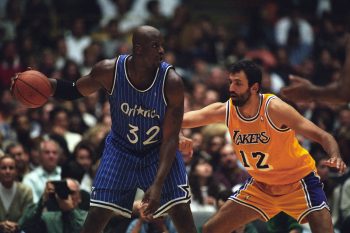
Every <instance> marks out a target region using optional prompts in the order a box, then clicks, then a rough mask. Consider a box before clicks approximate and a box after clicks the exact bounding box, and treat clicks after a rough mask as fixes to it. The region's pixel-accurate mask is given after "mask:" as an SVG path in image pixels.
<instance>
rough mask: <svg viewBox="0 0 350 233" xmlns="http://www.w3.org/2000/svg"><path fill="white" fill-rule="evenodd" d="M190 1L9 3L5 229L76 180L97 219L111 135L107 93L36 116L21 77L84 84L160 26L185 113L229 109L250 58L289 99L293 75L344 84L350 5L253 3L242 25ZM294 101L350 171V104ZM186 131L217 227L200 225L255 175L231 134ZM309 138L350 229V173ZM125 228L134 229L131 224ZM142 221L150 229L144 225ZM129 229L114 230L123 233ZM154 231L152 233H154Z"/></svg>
mask: <svg viewBox="0 0 350 233" xmlns="http://www.w3.org/2000/svg"><path fill="white" fill-rule="evenodd" d="M190 2H195V1H194V0H191V1H181V0H162V1H160V0H159V1H157V0H133V1H127V0H74V1H71V0H60V1H54V0H2V1H0V51H1V52H0V148H1V149H2V151H3V152H4V154H5V155H4V156H3V157H1V158H0V183H1V184H0V232H16V230H18V229H19V227H20V226H21V225H18V224H19V223H23V222H24V221H25V217H28V213H31V211H34V210H36V208H39V207H40V201H41V200H42V199H43V198H44V197H45V195H46V194H45V190H46V189H47V185H48V184H47V181H49V180H60V179H68V180H69V179H71V180H70V181H69V182H68V181H67V182H68V183H69V186H71V187H73V186H74V184H76V183H75V182H78V184H79V185H80V187H75V191H76V190H80V193H81V196H79V198H78V199H77V200H76V201H74V205H73V206H74V208H72V209H74V210H75V209H76V208H78V207H77V206H78V205H80V207H81V208H83V209H85V210H86V209H87V208H88V206H87V204H86V202H88V194H89V192H90V189H91V185H92V180H93V178H94V174H95V172H96V169H97V167H98V164H99V159H100V156H101V151H102V150H103V147H104V144H103V142H104V138H105V137H106V135H107V133H108V132H109V130H110V126H111V118H110V112H109V103H108V96H107V95H106V93H105V92H103V91H101V92H98V93H95V94H93V95H91V96H88V97H86V98H82V99H79V100H76V101H73V102H65V101H60V100H57V99H49V101H48V102H47V103H46V104H45V105H44V106H42V107H40V108H36V109H28V108H25V107H23V106H21V105H20V104H19V103H18V102H17V101H16V100H15V99H14V98H13V97H12V96H11V94H10V91H9V87H10V84H11V77H13V76H14V75H15V74H16V73H18V72H22V71H25V70H26V69H27V68H28V67H31V68H32V69H37V70H39V71H41V72H43V73H44V74H45V75H46V76H48V77H51V78H58V79H67V80H72V81H76V80H77V79H79V78H80V77H81V76H82V75H85V74H87V73H89V71H90V70H91V67H92V66H93V65H94V64H95V63H96V62H97V61H99V60H101V59H105V58H113V57H115V56H117V55H118V54H125V53H130V52H131V51H130V48H131V43H130V40H131V37H130V36H131V31H132V30H133V28H135V27H136V26H139V25H142V24H149V25H152V26H155V27H157V28H158V29H159V30H160V31H161V32H162V33H163V34H164V35H165V42H164V46H165V50H166V53H165V59H166V61H168V62H169V63H171V64H173V65H174V66H175V68H176V71H177V72H178V73H179V74H180V75H181V76H182V77H183V80H184V83H185V87H186V92H185V111H189V110H194V109H199V108H201V107H203V106H206V105H208V104H210V103H213V102H217V101H226V100H227V99H228V98H229V97H228V91H227V88H228V86H227V80H226V67H227V65H229V64H231V63H233V62H235V61H237V60H240V59H252V60H254V61H255V62H256V63H258V64H259V65H260V66H261V69H262V70H263V82H262V90H263V92H265V93H274V94H276V95H279V91H280V89H281V88H282V87H283V86H285V85H288V83H289V80H288V75H289V74H296V75H300V76H302V77H304V78H306V79H309V80H310V81H312V82H313V83H315V84H317V85H328V84H330V83H331V82H333V81H335V80H337V78H338V77H339V73H340V72H341V67H342V63H343V60H344V49H343V43H344V36H345V33H346V32H347V31H348V30H349V27H348V25H350V18H349V15H348V14H347V11H346V9H349V7H350V3H349V2H348V1H346V0H337V1H331V0H318V1H317V0H315V1H277V0H269V1H248V2H250V4H251V5H252V7H253V8H254V9H252V10H251V11H249V7H248V10H247V5H245V4H244V3H242V1H233V2H236V3H235V4H236V5H235V7H236V8H238V9H239V7H242V9H243V8H244V9H245V11H246V12H251V13H250V14H248V15H247V16H246V17H245V18H244V19H241V21H240V22H239V23H237V22H231V24H232V25H231V24H227V25H225V24H219V23H218V22H217V21H215V20H214V19H213V17H212V15H210V14H205V15H203V14H200V13H199V12H196V9H194V8H190V7H189V6H193V5H194V4H189V3H190ZM218 2H220V1H218ZM244 2H245V1H244ZM225 10H227V9H225ZM236 10H237V9H236ZM233 25H234V26H233ZM232 28H235V30H232ZM290 104H292V105H293V106H294V107H296V108H297V110H298V111H299V112H300V113H302V114H303V115H304V116H305V117H307V118H308V119H310V120H311V121H313V122H314V123H315V124H317V125H318V126H320V127H321V128H323V129H325V130H326V131H327V132H330V133H332V134H333V135H334V136H335V137H336V139H337V141H338V143H339V146H340V150H341V154H342V157H343V159H344V161H345V162H346V163H347V165H348V166H349V165H350V105H328V104H327V103H319V102H312V103H290ZM184 133H185V135H186V136H188V137H190V138H192V139H193V143H194V153H193V156H192V158H191V157H189V156H187V155H184V160H185V163H186V166H187V171H188V175H189V182H190V184H191V187H192V192H193V200H192V206H191V207H192V209H193V212H194V215H195V220H196V221H197V223H198V222H202V221H204V220H205V219H203V218H202V219H198V218H197V219H196V216H200V214H203V213H208V214H207V215H205V214H204V215H203V216H206V217H208V216H210V215H211V214H213V213H214V212H215V211H216V209H217V208H219V206H218V205H217V203H218V202H217V200H218V199H219V198H220V195H222V192H224V191H226V192H227V191H229V192H230V191H231V192H232V190H234V188H235V187H237V185H240V184H241V183H242V182H243V181H244V180H245V179H246V178H247V177H248V176H249V175H248V174H247V172H246V171H245V170H244V168H242V166H241V165H240V163H239V162H238V159H237V157H236V156H237V155H236V154H235V153H234V151H233V150H232V147H231V146H230V138H228V136H227V132H226V128H225V126H224V125H211V126H207V127H203V128H197V129H193V130H184ZM299 139H300V141H301V143H302V145H303V146H304V147H306V148H307V149H308V150H309V151H310V152H311V154H312V155H313V156H314V158H315V160H316V161H317V167H318V170H319V174H320V176H321V178H322V180H323V182H324V184H325V191H326V194H327V196H328V198H329V201H330V205H331V207H332V210H333V211H332V216H333V219H334V224H335V225H336V226H337V228H338V230H341V228H342V226H345V225H344V224H349V222H350V220H349V219H350V204H349V203H350V202H349V199H350V189H349V184H350V182H349V180H350V179H348V177H350V176H349V174H348V173H346V174H345V175H344V176H343V177H339V176H338V175H337V174H336V173H335V172H334V171H333V170H330V169H329V168H328V167H326V166H324V165H323V163H324V159H325V158H326V156H327V155H326V154H325V152H324V151H323V150H322V148H320V147H319V146H317V145H314V144H313V143H311V142H310V141H308V140H307V139H305V138H302V137H299ZM281 146H282V145H281ZM14 168H15V169H14ZM20 190H23V191H20ZM28 190H29V191H30V190H31V192H28ZM71 191H74V190H71ZM70 195H73V194H70ZM45 198H46V197H45ZM1 203H2V204H1ZM31 203H34V206H33V205H31ZM38 203H39V204H38ZM15 205H16V206H18V207H16V208H13V206H15ZM26 206H27V207H28V208H29V209H28V210H27V212H26V213H27V214H26V215H24V210H25V208H26ZM14 209H16V211H14ZM18 211H21V212H22V213H18ZM40 211H41V209H40ZM35 213H36V212H35ZM197 213H198V215H196V214H197ZM43 216H44V215H43ZM21 217H22V218H21ZM23 218H24V219H23ZM279 219H283V216H282V217H280V218H279ZM165 220H166V221H167V219H165ZM289 220H290V219H288V220H286V221H285V222H288V221H289ZM79 221H80V219H77V222H79ZM44 222H45V221H44ZM80 222H81V221H80ZM116 222H117V224H119V225H118V226H119V228H121V227H120V226H121V225H123V224H124V225H125V227H124V229H125V230H126V229H127V224H125V223H123V222H121V221H116ZM278 223H279V222H278V221H277V223H276V222H275V223H274V224H272V226H274V225H278ZM133 224H134V225H135V224H136V225H139V226H140V228H141V224H142V221H141V220H140V221H139V222H138V221H137V220H135V221H134V222H133ZM162 224H163V223H162ZM166 224H168V223H166ZM169 224H170V223H169ZM293 224H295V225H296V226H297V227H296V232H298V231H300V229H303V228H304V231H305V232H307V226H303V228H301V227H300V226H299V225H298V224H296V223H295V222H293V223H291V225H293ZM49 225H50V224H49ZM118 226H114V227H110V230H109V231H108V232H121V231H120V230H119V231H118V230H116V229H117V228H118ZM256 226H257V227H258V228H259V227H260V228H261V229H263V230H260V231H259V232H267V231H269V232H277V231H273V230H271V229H272V228H273V227H271V226H270V227H264V226H263V227H261V224H256ZM51 227H53V226H52V225H51ZM57 227H62V226H57ZM198 227H199V229H200V224H199V225H198ZM252 227H253V228H254V226H252V225H249V226H247V229H248V228H249V229H252ZM119 228H118V229H119ZM148 228H149V226H143V227H142V229H144V231H142V232H146V229H148ZM343 228H344V227H343ZM129 229H131V228H129ZM344 229H350V227H348V228H344ZM243 231H244V228H243V230H242V232H243ZM106 232H107V231H106ZM133 232H134V231H133ZM246 232H249V231H248V230H247V231H246ZM250 232H256V231H250ZM343 232H345V231H343Z"/></svg>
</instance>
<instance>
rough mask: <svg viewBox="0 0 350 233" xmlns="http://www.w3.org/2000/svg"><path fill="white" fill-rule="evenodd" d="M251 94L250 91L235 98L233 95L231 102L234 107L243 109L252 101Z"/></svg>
mask: <svg viewBox="0 0 350 233" xmlns="http://www.w3.org/2000/svg"><path fill="white" fill-rule="evenodd" d="M250 96H251V93H250V91H249V89H248V91H246V92H245V93H244V94H242V95H238V96H235V97H233V96H232V95H231V100H232V103H233V105H234V106H237V107H242V106H244V105H245V103H247V101H248V100H249V99H250Z"/></svg>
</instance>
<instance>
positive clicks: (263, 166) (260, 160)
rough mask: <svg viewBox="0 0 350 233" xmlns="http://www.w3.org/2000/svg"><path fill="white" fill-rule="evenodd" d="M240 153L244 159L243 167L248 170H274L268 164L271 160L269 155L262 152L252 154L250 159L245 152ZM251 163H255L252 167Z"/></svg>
mask: <svg viewBox="0 0 350 233" xmlns="http://www.w3.org/2000/svg"><path fill="white" fill-rule="evenodd" d="M239 153H240V155H241V157H242V162H243V166H244V167H245V168H246V169H247V170H253V169H259V170H262V171H269V170H272V169H273V167H272V166H271V165H269V164H267V161H268V158H269V154H268V153H263V152H260V151H256V152H252V153H251V155H250V157H251V159H249V158H248V156H247V155H246V153H244V151H242V150H240V151H239ZM250 161H251V162H252V161H254V164H253V165H251V164H250Z"/></svg>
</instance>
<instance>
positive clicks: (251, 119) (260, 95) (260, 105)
mask: <svg viewBox="0 0 350 233" xmlns="http://www.w3.org/2000/svg"><path fill="white" fill-rule="evenodd" d="M259 100H260V101H259V108H258V112H257V113H256V115H255V116H253V117H249V118H247V117H244V116H243V115H242V114H241V112H240V111H239V108H238V107H237V106H235V108H236V112H237V116H238V119H240V120H242V121H245V122H251V121H254V120H256V119H258V117H259V115H260V111H261V107H262V102H263V100H264V97H263V95H262V94H259Z"/></svg>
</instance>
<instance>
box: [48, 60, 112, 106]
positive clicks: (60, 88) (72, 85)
mask: <svg viewBox="0 0 350 233" xmlns="http://www.w3.org/2000/svg"><path fill="white" fill-rule="evenodd" d="M114 68H115V59H111V60H102V61H100V62H98V63H96V64H95V65H94V67H93V68H92V70H91V72H90V73H89V74H88V75H85V76H83V77H81V78H80V79H78V81H76V82H72V81H66V80H62V79H50V83H51V86H52V90H53V91H52V95H53V96H54V97H57V98H60V99H63V100H74V99H78V98H80V97H83V96H88V95H90V94H92V93H94V92H96V91H97V90H99V89H100V88H103V89H105V90H107V91H108V92H111V91H112V87H113V78H114V75H113V74H114Z"/></svg>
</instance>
